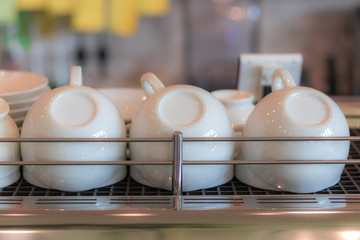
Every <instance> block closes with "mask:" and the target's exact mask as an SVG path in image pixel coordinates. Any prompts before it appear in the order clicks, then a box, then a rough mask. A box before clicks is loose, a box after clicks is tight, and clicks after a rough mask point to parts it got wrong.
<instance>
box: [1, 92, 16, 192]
mask: <svg viewBox="0 0 360 240" xmlns="http://www.w3.org/2000/svg"><path fill="white" fill-rule="evenodd" d="M8 113H9V105H8V104H7V103H6V102H5V101H4V100H3V99H2V98H0V123H1V124H0V138H18V137H19V130H18V128H17V126H16V124H15V122H14V121H13V120H12V118H11V117H10V116H9V115H8ZM20 160H21V157H20V146H19V143H18V142H7V143H6V142H2V143H0V161H20ZM19 178H20V170H19V167H18V166H1V167H0V187H6V186H8V185H10V184H13V183H14V182H16V181H17V180H18V179H19Z"/></svg>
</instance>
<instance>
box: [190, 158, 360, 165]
mask: <svg viewBox="0 0 360 240" xmlns="http://www.w3.org/2000/svg"><path fill="white" fill-rule="evenodd" d="M222 164H227V165H238V164H239V165H244V164H246V165H257V164H360V159H346V160H345V159H344V160H271V159H269V160H228V161H212V160H207V161H206V160H205V161H191V160H186V161H183V165H222Z"/></svg>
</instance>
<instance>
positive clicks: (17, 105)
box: [7, 88, 50, 110]
mask: <svg viewBox="0 0 360 240" xmlns="http://www.w3.org/2000/svg"><path fill="white" fill-rule="evenodd" d="M49 91H50V88H49ZM45 93H46V92H44V94H45ZM40 97H41V95H39V96H35V97H32V98H28V99H24V100H19V101H13V102H12V101H7V103H8V104H9V106H10V109H11V110H17V109H22V108H30V107H31V106H32V105H33V104H34V103H35V102H36V100H38V99H39V98H40Z"/></svg>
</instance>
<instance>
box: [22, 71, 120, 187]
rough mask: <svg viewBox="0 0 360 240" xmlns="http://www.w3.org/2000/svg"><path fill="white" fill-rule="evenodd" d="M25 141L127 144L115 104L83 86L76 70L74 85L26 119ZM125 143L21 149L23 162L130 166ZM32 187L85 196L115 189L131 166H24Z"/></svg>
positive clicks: (44, 145)
mask: <svg viewBox="0 0 360 240" xmlns="http://www.w3.org/2000/svg"><path fill="white" fill-rule="evenodd" d="M21 137H22V138H99V140H101V138H125V137H126V130H125V124H124V121H123V119H122V118H121V115H120V113H119V112H118V110H117V108H116V106H115V105H114V103H113V102H112V101H111V100H110V99H109V98H107V97H106V96H105V95H103V94H102V93H100V92H99V91H96V90H95V89H92V88H89V87H85V86H82V77H81V68H80V67H73V68H72V69H71V79H70V85H68V86H63V87H58V88H55V89H53V90H52V91H50V92H48V93H46V94H45V95H43V96H42V97H41V98H40V99H39V100H37V101H36V102H35V103H34V105H33V106H32V107H31V109H30V110H29V112H28V113H27V115H26V118H25V121H24V123H23V126H22V131H21ZM125 151H126V144H125V143H121V142H111V143H105V142H82V143H76V142H75V143H71V142H45V143H42V142H41V143H40V142H36V143H30V142H22V143H21V153H22V159H23V161H117V160H125V159H126V156H125ZM23 173H24V178H25V179H26V180H27V181H28V182H30V183H32V184H33V185H36V186H39V187H43V188H51V189H58V190H62V191H85V190H89V189H92V188H98V187H103V186H107V185H110V184H113V183H115V182H118V181H120V180H122V179H123V178H124V177H125V176H126V166H112V165H81V166H66V165H64V166H31V165H29V166H24V172H23Z"/></svg>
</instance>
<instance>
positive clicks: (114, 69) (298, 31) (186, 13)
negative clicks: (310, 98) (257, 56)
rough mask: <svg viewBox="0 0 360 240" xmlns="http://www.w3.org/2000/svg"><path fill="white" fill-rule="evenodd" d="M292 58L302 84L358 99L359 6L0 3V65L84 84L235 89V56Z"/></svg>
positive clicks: (97, 0)
mask: <svg viewBox="0 0 360 240" xmlns="http://www.w3.org/2000/svg"><path fill="white" fill-rule="evenodd" d="M293 52H297V53H301V54H303V57H304V62H303V72H302V78H301V81H302V85H306V86H310V87H313V88H316V89H318V90H321V91H323V92H325V93H327V94H332V95H359V94H360V0H341V1H340V0H312V1H310V0H1V1H0V68H1V69H12V70H23V71H30V72H35V73H38V74H42V75H45V76H46V77H48V78H49V80H50V84H51V86H52V87H56V86H61V85H64V84H67V83H68V80H69V71H70V67H71V66H72V65H75V64H76V65H81V66H82V67H83V76H84V84H85V85H87V86H91V87H97V88H98V87H102V88H103V87H140V83H139V79H140V76H141V74H142V73H144V72H147V71H151V72H153V73H155V74H156V75H158V77H159V78H160V79H161V80H162V81H163V82H164V83H165V84H166V85H171V84H178V83H186V84H193V85H196V86H199V87H203V88H205V89H207V90H209V91H211V90H215V89H220V88H235V85H236V76H237V71H238V57H239V55H240V54H241V53H293Z"/></svg>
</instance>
